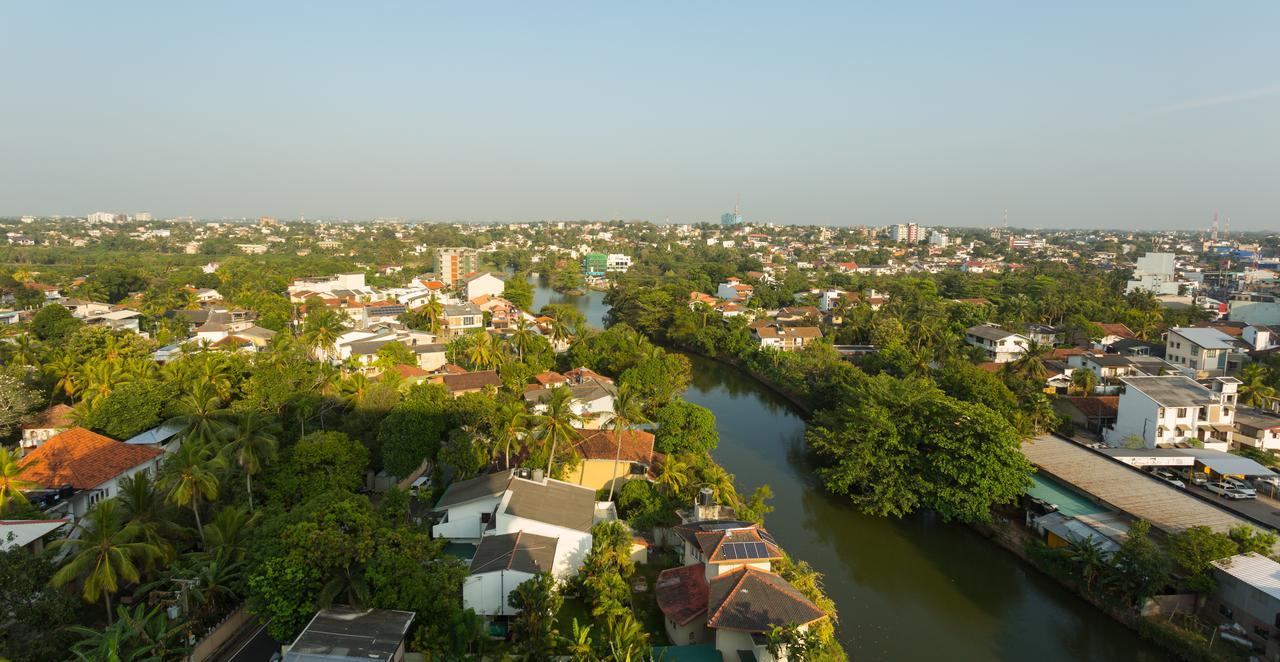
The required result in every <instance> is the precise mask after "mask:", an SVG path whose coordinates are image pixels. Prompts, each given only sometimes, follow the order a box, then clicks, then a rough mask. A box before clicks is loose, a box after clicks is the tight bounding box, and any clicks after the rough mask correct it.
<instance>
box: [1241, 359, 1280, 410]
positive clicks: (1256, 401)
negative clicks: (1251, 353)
mask: <svg viewBox="0 0 1280 662" xmlns="http://www.w3.org/2000/svg"><path fill="white" fill-rule="evenodd" d="M1267 376H1268V375H1267V369H1266V368H1264V367H1262V366H1260V365H1258V364H1257V363H1250V364H1249V365H1247V366H1245V367H1244V369H1242V370H1241V371H1240V382H1241V383H1240V403H1241V404H1244V405H1248V406H1250V407H1264V406H1266V404H1267V401H1269V400H1274V399H1275V398H1276V389H1275V387H1274V386H1271V385H1270V384H1268V383H1267V381H1268V380H1267Z"/></svg>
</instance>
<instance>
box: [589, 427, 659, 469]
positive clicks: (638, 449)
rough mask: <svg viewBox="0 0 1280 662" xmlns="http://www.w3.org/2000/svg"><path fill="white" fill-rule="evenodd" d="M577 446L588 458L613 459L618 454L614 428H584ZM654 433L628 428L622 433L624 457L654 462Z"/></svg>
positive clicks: (625, 458) (637, 460) (629, 459)
mask: <svg viewBox="0 0 1280 662" xmlns="http://www.w3.org/2000/svg"><path fill="white" fill-rule="evenodd" d="M574 431H575V432H577V433H578V442H577V444H576V445H577V448H578V452H579V453H581V454H582V457H583V458H585V459H588V460H612V459H613V458H614V457H615V456H616V455H617V454H618V440H617V437H615V436H614V432H613V431H612V430H582V429H575V430H574ZM653 456H654V453H653V434H651V433H649V432H645V431H644V430H628V431H626V432H625V433H623V435H622V459H623V460H625V461H627V462H645V463H651V462H653V459H654V458H653Z"/></svg>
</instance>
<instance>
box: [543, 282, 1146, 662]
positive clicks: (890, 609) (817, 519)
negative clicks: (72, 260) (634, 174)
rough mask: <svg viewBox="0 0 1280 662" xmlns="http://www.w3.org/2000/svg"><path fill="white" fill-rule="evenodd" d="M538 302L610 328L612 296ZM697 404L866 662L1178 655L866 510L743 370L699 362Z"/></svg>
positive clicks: (933, 536)
mask: <svg viewBox="0 0 1280 662" xmlns="http://www.w3.org/2000/svg"><path fill="white" fill-rule="evenodd" d="M534 300H535V302H538V304H537V306H541V304H542V303H545V302H547V301H557V302H563V303H573V304H574V305H577V306H579V308H580V309H582V310H583V312H584V314H586V315H587V318H588V321H590V322H591V323H592V324H596V325H599V324H600V319H601V318H602V317H603V315H604V313H605V312H606V311H607V306H605V305H604V303H603V301H602V297H601V294H600V293H598V292H593V293H589V294H588V295H586V296H584V297H561V296H560V295H557V294H554V293H553V292H551V291H550V290H549V289H547V288H545V287H537V288H536V289H535V297H534ZM689 358H690V360H691V361H692V362H693V384H692V385H691V386H690V388H689V390H688V391H686V392H685V399H687V400H689V401H690V402H695V403H697V404H700V405H702V406H704V407H707V408H709V409H711V411H713V412H714V413H715V415H716V421H717V426H718V427H719V430H720V446H719V448H717V449H716V450H715V452H714V453H713V456H714V457H715V459H716V461H717V462H719V463H720V464H721V465H722V466H724V467H725V469H727V470H728V471H729V472H730V473H732V474H734V476H735V480H736V483H737V486H738V490H739V491H740V492H743V493H750V492H751V491H752V490H754V489H755V488H756V487H757V486H759V485H761V484H765V483H768V484H769V485H770V487H772V488H773V492H774V499H773V501H772V502H771V504H772V505H773V506H774V508H775V510H774V511H773V513H771V514H770V515H769V516H768V518H767V521H766V524H767V526H768V528H769V530H770V531H771V532H772V533H773V534H774V536H775V537H776V538H777V539H778V542H779V543H780V544H781V545H782V546H783V547H784V548H785V549H786V550H787V551H788V552H790V554H791V555H792V556H793V557H795V558H798V559H803V560H805V561H808V562H809V563H810V564H812V565H813V567H814V568H816V569H817V570H818V571H820V572H821V573H823V575H825V577H826V582H825V584H826V590H827V593H828V594H829V595H830V596H831V598H832V599H833V600H835V602H836V607H837V609H838V611H839V615H840V623H839V626H838V629H837V634H838V636H839V637H840V640H841V642H842V643H843V644H844V647H845V650H846V651H848V653H849V656H850V658H851V659H853V660H947V661H960V660H966V661H967V660H1033V661H1034V662H1057V661H1063V662H1066V661H1077V660H1117V661H1122V660H1125V661H1138V662H1147V661H1155V660H1164V659H1167V656H1166V655H1164V654H1163V653H1162V652H1161V651H1160V650H1159V649H1157V648H1155V647H1154V646H1152V645H1150V644H1148V643H1146V642H1144V641H1142V640H1140V639H1139V638H1138V636H1137V635H1136V634H1134V633H1133V632H1131V631H1130V630H1128V629H1126V628H1124V627H1123V626H1121V625H1120V624H1118V623H1116V622H1115V621H1113V620H1111V619H1110V618H1108V617H1107V616H1105V615H1104V614H1103V613H1102V612H1100V611H1098V610H1097V609H1095V608H1094V607H1093V606H1091V605H1089V604H1088V603H1086V602H1084V601H1083V600H1081V599H1079V598H1078V597H1076V596H1075V595H1074V594H1072V593H1070V592H1068V591H1066V590H1064V589H1063V588H1061V587H1060V586H1058V585H1057V584H1056V583H1054V582H1053V581H1052V580H1050V579H1048V578H1047V577H1045V576H1043V575H1041V574H1040V573H1039V572H1038V571H1036V570H1035V569H1034V568H1031V567H1030V566H1028V565H1026V564H1025V563H1023V562H1022V561H1021V560H1020V559H1018V558H1017V557H1015V556H1013V555H1011V554H1009V553H1008V552H1006V551H1005V550H1004V549H1002V548H1000V547H998V546H997V545H995V544H994V543H992V542H990V541H988V540H986V539H984V538H982V537H981V536H979V535H978V534H976V533H974V532H973V531H972V530H971V529H969V528H967V527H964V526H961V525H957V524H946V523H943V522H942V521H940V520H939V519H937V518H935V517H931V516H928V515H921V516H917V517H911V518H907V519H904V520H895V519H885V518H878V517H868V516H865V515H861V514H859V513H857V512H855V511H854V510H853V509H852V508H851V507H849V506H848V505H847V504H846V503H844V502H842V501H841V500H840V499H839V498H837V497H834V496H831V495H829V494H827V493H826V492H825V491H824V490H823V489H822V488H821V487H820V486H818V485H817V483H816V480H815V478H814V476H813V472H812V470H811V468H810V467H809V466H808V464H807V462H806V458H805V455H804V453H803V444H804V420H803V419H801V418H800V416H799V415H798V414H797V413H796V412H795V411H794V410H793V409H792V408H791V406H790V405H789V404H787V403H786V402H785V401H784V400H782V399H781V398H780V397H778V396H777V395H776V394H774V393H773V392H772V391H769V390H768V389H767V388H765V387H764V386H762V385H761V384H760V383H759V382H756V381H755V380H754V379H751V378H750V377H748V376H747V375H745V374H744V373H742V372H739V371H737V370H735V369H733V368H730V367H728V366H725V365H722V364H720V363H717V362H714V361H711V360H708V359H703V358H700V357H696V356H690V357H689Z"/></svg>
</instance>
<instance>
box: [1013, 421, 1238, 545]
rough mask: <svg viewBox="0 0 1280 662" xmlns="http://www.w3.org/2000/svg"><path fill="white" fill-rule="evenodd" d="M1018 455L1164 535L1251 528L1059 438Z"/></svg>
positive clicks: (1025, 447) (1026, 446) (1028, 445)
mask: <svg viewBox="0 0 1280 662" xmlns="http://www.w3.org/2000/svg"><path fill="white" fill-rule="evenodd" d="M1022 452H1023V454H1025V455H1026V456H1027V459H1028V460H1030V461H1031V463H1032V464H1034V465H1036V466H1037V467H1039V468H1040V470H1041V471H1043V472H1045V473H1047V474H1049V475H1051V476H1053V477H1055V478H1057V479H1058V480H1061V481H1063V482H1066V483H1067V484H1069V485H1072V486H1074V487H1075V488H1077V489H1080V490H1083V491H1085V492H1086V493H1088V494H1091V495H1093V496H1094V497H1095V498H1097V499H1099V500H1100V501H1102V502H1104V503H1106V504H1107V505H1109V506H1111V507H1112V508H1115V509H1116V510H1119V511H1122V512H1125V513H1128V514H1130V515H1132V516H1134V517H1139V518H1142V519H1145V520H1147V521H1148V522H1151V525H1152V526H1154V527H1156V528H1157V529H1160V530H1161V531H1164V532H1166V533H1179V532H1181V531H1185V530H1186V529H1189V528H1191V527H1193V526H1207V527H1209V528H1211V529H1213V530H1214V531H1217V532H1219V533H1226V532H1227V531H1228V530H1230V529H1231V527H1233V526H1241V525H1249V526H1254V525H1253V523H1252V522H1249V521H1247V520H1245V519H1244V518H1241V517H1237V516H1235V515H1233V514H1231V513H1230V512H1229V511H1227V510H1225V509H1223V508H1218V507H1217V506H1214V505H1213V504H1210V503H1207V502H1204V501H1201V500H1199V499H1197V498H1195V497H1193V496H1191V495H1189V494H1186V493H1185V492H1183V490H1181V489H1179V488H1177V487H1174V486H1172V485H1169V484H1168V483H1165V482H1163V481H1160V480H1156V479H1155V478H1152V477H1150V476H1147V475H1145V474H1143V473H1142V472H1141V471H1138V470H1137V469H1135V468H1133V467H1130V466H1129V465H1127V464H1124V463H1122V462H1120V461H1118V460H1113V459H1111V458H1109V457H1107V456H1105V455H1103V454H1101V453H1096V452H1094V451H1092V450H1090V449H1088V448H1085V447H1084V446H1081V445H1079V444H1077V443H1075V442H1073V441H1069V440H1067V439H1063V438H1061V437H1055V436H1052V435H1045V436H1042V437H1038V438H1036V439H1032V440H1029V441H1026V442H1023V444H1022Z"/></svg>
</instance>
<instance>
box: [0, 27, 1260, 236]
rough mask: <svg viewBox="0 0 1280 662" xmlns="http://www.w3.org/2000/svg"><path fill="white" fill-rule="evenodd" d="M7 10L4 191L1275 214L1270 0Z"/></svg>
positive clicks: (104, 204)
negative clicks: (1152, 4)
mask: <svg viewBox="0 0 1280 662" xmlns="http://www.w3.org/2000/svg"><path fill="white" fill-rule="evenodd" d="M790 9H791V11H789V12H782V11H777V10H776V8H775V7H771V6H768V5H757V4H745V5H744V4H733V5H728V4H724V5H710V4H708V5H699V6H697V7H683V6H675V5H670V6H665V7H664V8H663V10H662V11H660V12H659V11H656V10H648V8H630V7H627V8H622V7H596V6H586V5H583V6H578V7H577V8H576V9H575V7H574V6H573V5H556V6H555V7H541V6H540V7H537V8H531V7H523V6H520V5H503V6H500V7H496V8H495V9H494V10H493V13H492V14H490V15H477V14H476V13H475V12H472V11H468V10H467V9H464V8H422V7H418V6H408V5H406V6H397V5H382V6H379V7H360V8H354V7H351V8H348V7H342V6H339V5H323V6H321V5H311V4H306V5H303V4H291V5H279V6H272V7H269V8H259V7H256V6H253V5H249V4H227V5H219V6H216V7H199V8H177V7H170V6H167V5H163V4H158V3H157V4H149V3H138V4H133V5H129V6H124V7H109V8H108V7H94V6H84V7H76V8H74V9H72V8H68V7H63V6H5V7H3V8H0V36H3V37H4V39H5V40H6V42H7V43H8V44H9V45H10V48H11V51H12V52H14V53H25V54H27V56H28V57H29V59H28V60H27V62H26V63H25V65H24V66H23V67H21V68H13V69H11V70H9V71H7V72H6V73H5V74H4V75H3V77H2V78H0V81H3V83H4V89H6V91H8V92H10V94H9V95H8V96H9V97H10V99H11V103H8V104H5V105H4V106H3V107H0V125H3V126H6V127H20V130H18V131H4V132H0V149H3V150H4V153H5V154H6V156H7V158H6V159H5V160H4V164H3V165H0V203H2V204H0V214H3V215H23V214H36V215H54V214H63V215H83V214H86V213H89V212H92V211H119V212H130V211H141V210H147V211H152V212H154V213H156V214H157V216H186V215H191V216H196V217H202V218H218V217H257V216H259V215H271V216H277V217H282V218H283V217H287V218H295V217H297V216H299V215H304V216H307V217H313V216H314V217H329V218H335V217H354V218H375V217H403V218H415V219H432V220H437V221H441V222H455V221H463V222H529V221H533V220H538V219H544V218H545V219H551V220H566V221H569V220H579V219H592V218H623V219H633V218H637V219H648V220H652V221H655V222H662V221H663V220H664V219H670V221H671V222H673V223H685V222H698V221H714V220H715V219H717V218H718V217H719V214H721V213H723V212H724V211H727V210H728V209H731V208H732V207H733V203H734V202H735V201H736V200H739V199H740V200H741V205H742V208H743V210H744V214H745V215H746V216H747V217H748V219H749V220H754V221H756V222H775V223H788V224H798V225H810V224H813V225H887V224H893V223H899V222H908V221H914V222H917V223H920V224H921V225H926V226H950V227H990V226H998V225H1000V223H1001V219H1002V214H1003V211H1004V210H1005V209H1008V210H1009V218H1010V226H1011V227H1021V228H1037V227H1039V228H1063V229H1065V228H1099V229H1108V228H1109V229H1115V228H1129V229H1134V230H1160V229H1176V230H1198V229H1202V228H1206V227H1208V225H1209V223H1210V222H1211V221H1212V216H1213V214H1214V212H1215V211H1216V212H1218V213H1219V216H1220V218H1221V219H1225V218H1227V217H1230V218H1231V225H1232V230H1233V231H1257V230H1265V229H1269V228H1273V227H1276V226H1277V225H1280V222H1278V221H1280V188H1278V187H1277V186H1275V181H1276V180H1277V175H1280V163H1278V162H1277V155H1278V154H1280V74H1276V73H1275V72H1276V70H1277V68H1276V65H1277V64H1280V45H1278V44H1276V43H1275V40H1274V39H1273V38H1272V36H1273V35H1274V33H1275V32H1276V28H1277V27H1280V20H1277V19H1280V6H1275V5H1270V4H1265V3H1255V4H1252V5H1248V7H1247V8H1239V7H1237V8H1236V11H1235V12H1234V13H1233V15H1232V16H1221V15H1217V14H1215V13H1214V12H1213V10H1212V8H1209V7H1203V8H1202V7H1172V8H1171V7H1162V8H1161V11H1162V13H1161V14H1159V15H1152V14H1151V13H1150V12H1149V11H1143V10H1142V9H1141V8H1138V7H1134V8H1119V9H1117V8H1115V7H1109V6H1107V5H1103V4H1100V3H1096V4H1090V5H1076V6H1072V7H1069V8H1068V7H1022V6H1019V5H1016V4H1006V5H987V8H986V11H985V13H984V14H983V15H977V14H976V13H974V12H972V11H971V10H969V9H968V8H959V7H948V6H943V5H937V6H927V7H925V8H917V9H916V11H915V12H914V13H913V11H912V10H911V9H908V8H888V7H847V6H844V5H807V6H806V7H805V8H803V10H800V9H796V8H790Z"/></svg>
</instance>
